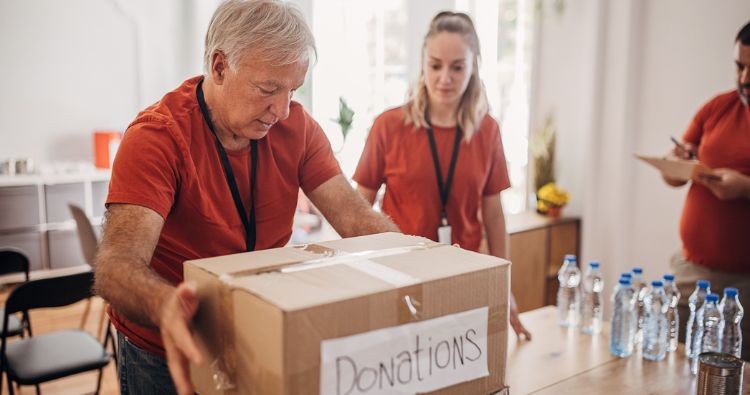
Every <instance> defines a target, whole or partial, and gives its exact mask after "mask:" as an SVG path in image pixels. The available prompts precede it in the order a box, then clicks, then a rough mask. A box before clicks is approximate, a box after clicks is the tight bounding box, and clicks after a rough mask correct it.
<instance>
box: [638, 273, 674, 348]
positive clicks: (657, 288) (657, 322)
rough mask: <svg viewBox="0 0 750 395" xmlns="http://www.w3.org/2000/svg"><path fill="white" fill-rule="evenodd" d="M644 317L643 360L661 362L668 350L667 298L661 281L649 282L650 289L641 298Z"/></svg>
mask: <svg viewBox="0 0 750 395" xmlns="http://www.w3.org/2000/svg"><path fill="white" fill-rule="evenodd" d="M643 303H644V305H645V310H646V315H645V316H644V318H643V358H645V359H649V360H652V361H661V360H662V359H664V357H666V356H667V350H668V349H669V322H668V321H667V310H668V309H669V298H668V297H667V294H666V293H664V284H663V283H662V282H661V281H653V282H651V289H650V290H648V291H647V292H646V297H644V298H643Z"/></svg>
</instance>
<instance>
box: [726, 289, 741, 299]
mask: <svg viewBox="0 0 750 395" xmlns="http://www.w3.org/2000/svg"><path fill="white" fill-rule="evenodd" d="M739 292H740V291H739V290H738V289H737V288H724V295H726V296H728V297H730V298H733V297H735V296H737V294H738V293H739Z"/></svg>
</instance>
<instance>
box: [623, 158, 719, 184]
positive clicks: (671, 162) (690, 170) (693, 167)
mask: <svg viewBox="0 0 750 395" xmlns="http://www.w3.org/2000/svg"><path fill="white" fill-rule="evenodd" d="M635 157H636V158H638V159H640V160H642V161H644V162H646V163H648V164H650V165H651V166H654V167H655V168H657V169H659V171H661V173H662V174H663V175H664V176H665V177H667V178H672V179H675V180H680V181H689V180H690V179H692V178H693V176H694V175H696V176H697V175H701V176H703V177H707V178H718V176H716V175H715V174H713V172H711V169H710V168H708V167H706V166H705V165H704V164H702V163H700V162H699V161H697V160H685V159H676V158H663V157H658V156H646V155H638V154H636V155H635Z"/></svg>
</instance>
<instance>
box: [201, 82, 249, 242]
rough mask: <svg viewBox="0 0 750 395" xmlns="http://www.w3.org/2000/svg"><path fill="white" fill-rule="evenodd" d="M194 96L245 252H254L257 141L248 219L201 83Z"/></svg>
mask: <svg viewBox="0 0 750 395" xmlns="http://www.w3.org/2000/svg"><path fill="white" fill-rule="evenodd" d="M196 96H198V105H199V106H200V108H201V113H203V119H204V120H205V121H206V124H207V125H208V128H209V129H211V133H213V135H214V141H215V142H216V151H218V152H219V157H220V158H221V167H222V168H223V169H224V177H225V178H226V180H227V185H228V186H229V190H230V191H231V192H232V199H233V200H234V207H235V208H236V209H237V214H239V216H240V219H241V220H242V226H243V227H244V228H245V247H246V249H247V251H253V250H255V238H256V237H255V196H256V192H257V188H256V187H255V183H256V179H257V176H258V140H250V151H251V152H250V154H251V160H252V168H251V170H250V215H249V218H248V216H247V215H246V214H245V213H246V211H245V205H244V204H242V197H241V196H240V191H239V189H238V188H237V181H236V180H235V179H234V172H233V171H232V164H231V163H229V158H227V152H226V151H225V150H224V147H223V146H222V145H221V142H220V141H219V137H218V136H217V135H216V131H215V130H214V124H213V122H211V117H210V116H209V114H208V107H207V106H206V100H205V99H204V98H203V81H202V80H201V82H199V83H198V88H197V89H196Z"/></svg>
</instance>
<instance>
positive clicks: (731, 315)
mask: <svg viewBox="0 0 750 395" xmlns="http://www.w3.org/2000/svg"><path fill="white" fill-rule="evenodd" d="M738 293H739V291H738V290H737V288H724V299H722V300H721V305H719V309H720V310H721V314H722V316H723V317H724V332H723V333H722V336H721V352H723V353H727V354H732V355H734V356H735V357H737V358H741V357H742V356H741V354H742V330H741V329H740V322H742V316H743V315H744V313H745V310H744V309H743V308H742V304H740V299H739V297H738V296H737V294H738Z"/></svg>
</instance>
